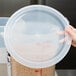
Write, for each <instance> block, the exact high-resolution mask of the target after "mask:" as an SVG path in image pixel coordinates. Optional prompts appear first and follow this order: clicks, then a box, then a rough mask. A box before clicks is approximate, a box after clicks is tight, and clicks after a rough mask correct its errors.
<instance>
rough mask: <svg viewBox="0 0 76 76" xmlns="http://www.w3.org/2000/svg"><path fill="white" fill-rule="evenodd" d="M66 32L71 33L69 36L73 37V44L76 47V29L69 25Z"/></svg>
mask: <svg viewBox="0 0 76 76" xmlns="http://www.w3.org/2000/svg"><path fill="white" fill-rule="evenodd" d="M65 32H66V33H68V34H69V36H70V37H71V39H72V45H73V46H74V47H76V29H75V28H74V27H72V26H71V25H69V26H68V27H67V28H66V29H65Z"/></svg>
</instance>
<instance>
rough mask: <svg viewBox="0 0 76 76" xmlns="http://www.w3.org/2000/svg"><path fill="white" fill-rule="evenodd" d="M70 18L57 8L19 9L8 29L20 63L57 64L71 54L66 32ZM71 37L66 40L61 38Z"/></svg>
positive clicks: (6, 32)
mask: <svg viewBox="0 0 76 76" xmlns="http://www.w3.org/2000/svg"><path fill="white" fill-rule="evenodd" d="M68 25H69V21H68V20H67V19H66V18H65V17H64V16H63V15H62V14H61V13H60V12H59V11H57V10H56V9H54V8H52V7H48V6H44V5H30V6H27V7H23V8H21V9H20V10H18V11H17V12H15V13H14V14H13V15H12V16H11V17H10V18H9V20H8V22H7V24H6V27H5V29H4V40H5V45H6V47H7V49H8V52H9V53H10V54H11V56H12V57H13V58H14V59H15V60H16V61H18V62H19V63H21V64H23V65H25V66H28V67H31V68H45V67H49V66H52V65H55V64H57V63H58V62H59V61H61V60H62V59H63V58H64V57H65V55H66V54H67V53H68V51H69V48H70V46H71V40H70V38H69V36H68V35H67V34H63V35H59V34H57V32H59V31H64V30H65V28H66V27H67V26H68ZM65 37H67V39H66V42H64V43H60V40H61V39H63V38H65Z"/></svg>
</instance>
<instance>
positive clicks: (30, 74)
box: [11, 57, 55, 76]
mask: <svg viewBox="0 0 76 76" xmlns="http://www.w3.org/2000/svg"><path fill="white" fill-rule="evenodd" d="M11 65H12V70H11V72H12V76H55V66H52V67H48V68H43V69H32V68H28V67H26V66H23V65H21V64H20V63H18V62H16V61H15V60H14V59H13V58H12V57H11Z"/></svg>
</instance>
